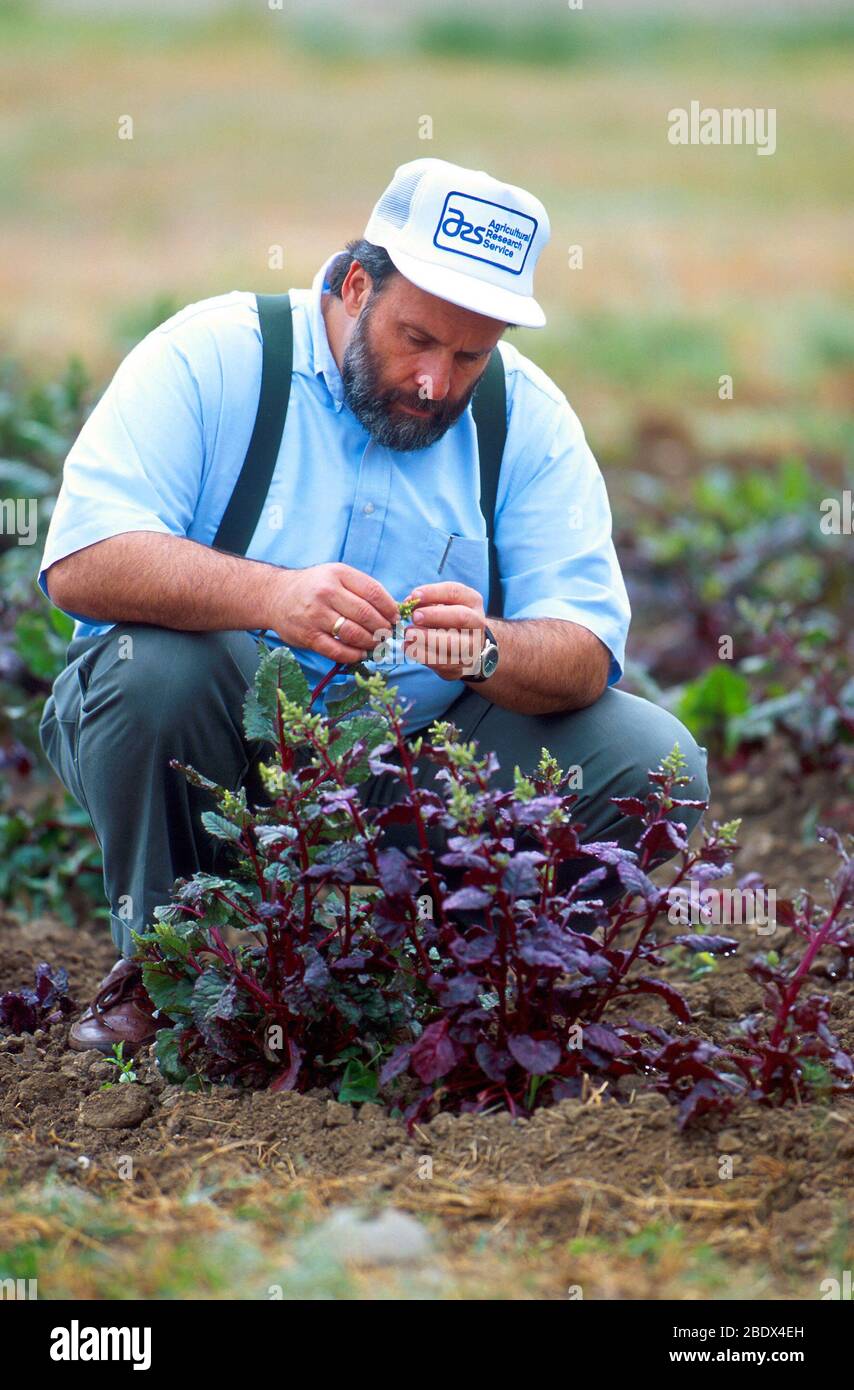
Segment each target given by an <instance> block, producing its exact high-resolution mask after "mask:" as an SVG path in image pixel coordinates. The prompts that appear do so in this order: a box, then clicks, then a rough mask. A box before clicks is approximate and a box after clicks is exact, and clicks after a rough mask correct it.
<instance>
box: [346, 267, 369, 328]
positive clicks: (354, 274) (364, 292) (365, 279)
mask: <svg viewBox="0 0 854 1390" xmlns="http://www.w3.org/2000/svg"><path fill="white" fill-rule="evenodd" d="M372 285H373V281H372V279H371V277H370V275H369V274H368V272H367V271H366V270H365V267H364V266H363V265H361V264H360V263H359V261H353V262H352V264H351V266H350V269H349V270H348V271H347V274H346V275H345V276H344V283H343V284H342V286H341V303H342V304H343V305H344V309H345V310H346V312H347V313H348V314H349V316H350V318H351V319H355V318H358V316H359V314H360V313H361V311H362V310H363V309H364V307H365V304H366V303H367V300H368V296H369V294H370V293H371V287H372Z"/></svg>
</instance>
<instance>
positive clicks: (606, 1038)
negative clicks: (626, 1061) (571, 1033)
mask: <svg viewBox="0 0 854 1390" xmlns="http://www.w3.org/2000/svg"><path fill="white" fill-rule="evenodd" d="M581 1032H582V1039H583V1042H584V1045H585V1046H586V1045H587V1043H589V1044H590V1045H591V1047H595V1048H598V1050H599V1051H600V1052H607V1053H608V1054H609V1056H611V1057H622V1055H623V1053H624V1052H625V1051H626V1045H625V1043H624V1042H623V1039H622V1038H621V1037H620V1035H619V1033H617V1032H615V1031H614V1029H613V1028H609V1027H608V1026H607V1025H606V1024H604V1023H587V1024H585V1025H584V1026H583V1028H582V1030H581Z"/></svg>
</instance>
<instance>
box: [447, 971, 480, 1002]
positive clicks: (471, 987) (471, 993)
mask: <svg viewBox="0 0 854 1390" xmlns="http://www.w3.org/2000/svg"><path fill="white" fill-rule="evenodd" d="M481 988H482V986H481V983H480V980H479V979H478V978H477V976H476V975H457V976H456V977H455V978H454V979H453V980H449V981H448V983H447V984H445V985H444V986H443V987H442V989H441V990H440V992H439V1003H440V1004H441V1005H442V1008H443V1009H451V1008H453V1007H454V1006H455V1005H456V1004H471V1002H472V1001H473V1000H474V999H476V998H477V996H478V994H479V993H480V990H481Z"/></svg>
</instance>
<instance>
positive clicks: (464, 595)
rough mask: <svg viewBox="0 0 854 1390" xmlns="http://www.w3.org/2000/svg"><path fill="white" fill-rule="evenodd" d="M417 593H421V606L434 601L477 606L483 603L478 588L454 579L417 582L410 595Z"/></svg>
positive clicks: (412, 596)
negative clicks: (435, 582)
mask: <svg viewBox="0 0 854 1390" xmlns="http://www.w3.org/2000/svg"><path fill="white" fill-rule="evenodd" d="M416 594H420V595H421V598H420V601H419V604H418V607H419V608H421V607H422V606H424V605H425V604H428V605H429V604H433V603H442V604H445V603H453V604H462V605H464V606H468V607H471V608H477V607H478V606H479V605H481V604H482V603H483V596H482V595H481V594H479V593H478V591H477V589H472V588H470V587H469V586H468V584H460V583H458V582H457V581H456V580H454V579H448V580H445V582H444V583H442V584H416V585H415V587H414V588H413V590H412V593H411V594H410V595H409V597H410V598H414V597H415V595H416Z"/></svg>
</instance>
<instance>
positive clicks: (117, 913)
mask: <svg viewBox="0 0 854 1390" xmlns="http://www.w3.org/2000/svg"><path fill="white" fill-rule="evenodd" d="M260 651H261V649H260V647H259V645H258V643H257V642H256V641H255V639H254V638H253V637H251V636H250V634H249V633H247V632H237V631H233V632H183V631H177V630H175V629H172V628H162V627H157V626H153V625H150V624H147V623H124V624H120V625H118V626H116V627H114V628H113V629H112V630H111V631H110V632H108V633H103V634H102V635H101V636H100V637H83V638H76V639H74V640H73V641H72V642H71V643H70V644H69V648H68V654H67V664H66V667H65V669H64V670H63V671H62V672H61V673H60V675H59V676H58V677H57V678H56V680H55V682H54V685H53V691H52V693H51V695H49V696H48V699H47V701H46V704H45V708H44V713H43V715H42V719H41V724H40V728H39V736H40V739H41V743H42V747H43V749H44V752H45V754H46V756H47V758H48V760H49V762H50V763H51V765H52V767H53V768H54V770H55V771H56V773H57V775H58V776H59V778H60V780H61V781H62V782H63V784H64V785H65V786H66V787H67V788H68V790H69V791H70V792H71V794H72V796H73V797H74V798H75V800H77V801H78V802H79V803H80V805H81V806H82V807H83V808H84V810H85V811H86V812H87V813H88V815H89V817H90V819H91V821H92V825H93V827H94V830H95V833H96V835H97V837H98V840H99V842H100V846H101V851H102V855H103V862H104V889H105V893H106V895H107V899H108V901H109V904H110V914H111V917H110V920H111V930H112V935H113V940H114V942H115V944H116V947H117V949H118V950H119V951H120V952H121V953H122V954H123V955H131V954H132V953H133V950H134V947H133V942H132V940H131V936H130V932H131V930H132V929H133V930H135V931H141V930H142V929H143V928H144V927H145V926H146V925H147V924H148V923H150V922H151V920H152V911H153V909H154V907H156V906H158V905H159V904H162V903H167V902H168V901H169V899H170V895H171V889H172V886H173V883H174V881H175V879H176V878H189V877H191V876H192V875H193V873H195V872H196V871H204V872H208V873H212V872H224V873H227V872H228V862H227V859H224V858H223V856H227V855H228V852H229V851H228V847H227V846H224V845H223V842H222V841H219V840H213V839H212V838H211V837H210V836H209V835H208V833H207V831H206V830H205V829H204V827H203V826H202V824H201V815H202V812H203V811H206V810H211V809H213V807H214V802H213V800H212V798H211V795H210V793H209V792H206V791H204V790H203V789H200V788H198V787H193V786H191V785H190V784H189V783H188V782H187V780H186V779H185V778H184V776H183V775H182V774H181V773H180V772H178V771H176V770H175V769H174V768H171V767H170V766H169V760H170V758H176V759H178V760H179V761H180V762H182V763H190V764H192V766H193V767H195V768H197V769H198V771H199V772H201V773H203V774H204V775H205V776H206V777H210V778H212V779H213V780H214V781H216V782H218V783H220V784H222V785H223V786H227V787H230V788H231V789H232V790H235V791H236V790H238V788H239V787H241V786H245V787H246V791H247V795H248V797H249V800H250V803H252V802H253V801H254V802H255V803H256V804H262V803H264V804H266V803H267V801H268V799H267V798H266V796H265V794H264V790H263V787H262V784H261V781H260V778H259V775H258V764H259V762H261V761H263V760H264V759H267V760H269V759H270V756H271V753H272V749H271V745H270V744H268V743H264V742H260V741H255V742H251V741H247V740H246V739H245V737H244V735H243V728H242V722H241V713H242V706H243V698H244V695H245V692H246V689H247V687H248V686H249V685H251V683H252V680H253V677H254V674H255V671H256V668H257V665H258V661H259V657H260ZM443 718H445V719H448V720H451V721H453V723H454V724H456V725H457V727H458V728H459V730H460V736H461V738H462V739H463V740H464V741H469V740H471V739H476V740H477V743H478V747H479V750H480V752H481V753H485V752H486V751H487V750H489V749H491V750H492V751H493V752H494V753H495V755H496V757H497V758H498V761H499V763H500V765H501V766H500V771H498V772H497V773H496V774H495V775H494V778H493V780H492V783H491V785H492V786H494V787H501V788H509V787H512V786H513V768H514V764H518V765H519V767H520V769H521V771H522V772H523V773H529V772H531V771H532V770H533V769H534V768H535V766H536V764H537V763H538V761H539V758H540V751H541V749H542V748H544V747H545V748H547V749H548V750H549V752H550V753H552V754H553V755H554V757H555V758H556V759H557V761H558V763H559V764H560V766H561V767H562V768H563V769H564V771H565V770H566V769H567V768H569V767H573V766H579V767H580V768H581V782H582V787H583V790H581V789H580V790H579V801H578V803H577V806H576V813H577V818H578V820H580V821H582V822H583V823H584V826H585V829H584V831H583V835H582V843H583V842H584V841H587V840H604V839H608V840H616V841H618V842H619V843H620V844H622V845H625V846H627V847H629V848H631V847H633V846H634V844H635V840H636V836H637V833H638V830H639V822H638V820H637V819H636V818H635V817H627V816H624V815H622V814H621V813H620V812H619V811H618V810H617V808H616V807H615V806H613V805H612V804H611V802H610V800H609V798H610V797H613V796H621V797H622V796H633V795H638V796H645V795H646V793H647V792H648V790H649V783H648V780H647V770H648V769H649V768H655V767H656V766H657V764H658V763H659V761H660V759H661V758H662V757H663V756H664V755H665V754H667V753H669V752H670V750H671V748H672V747H673V744H674V743H675V742H678V743H679V746H680V748H681V750H682V752H683V754H684V755H685V757H686V758H687V761H688V772H689V773H690V774H691V777H692V781H691V783H690V784H688V785H686V786H685V788H684V789H683V790H682V792H681V794H682V795H684V796H687V797H691V798H694V799H699V800H704V799H706V797H707V796H708V781H707V775H706V750H705V749H704V748H701V747H698V745H697V744H696V743H695V741H694V739H693V738H692V736H691V734H690V733H689V732H688V730H687V729H686V728H685V727H684V726H683V725H682V724H680V722H679V721H678V720H677V719H675V718H674V717H673V715H671V714H669V713H668V712H667V711H666V710H663V709H661V708H659V707H658V706H656V705H653V704H651V703H650V702H649V701H647V700H642V699H639V698H638V697H637V696H634V695H630V694H628V693H627V692H626V691H623V690H617V689H615V688H613V687H610V688H609V689H608V690H606V692H605V693H604V694H603V695H602V696H601V698H600V699H598V700H597V701H596V702H595V703H594V704H592V705H589V706H588V707H587V708H586V709H582V710H573V711H570V712H569V713H561V714H544V715H525V714H517V713H514V712H513V711H511V710H506V709H503V708H501V707H500V706H498V705H494V704H492V703H491V701H489V700H487V699H486V698H485V697H484V696H482V695H480V694H479V693H478V690H477V687H476V686H469V687H467V688H466V689H465V691H463V693H462V694H461V695H460V696H459V697H458V698H457V699H456V700H454V702H453V704H452V705H451V706H450V707H449V709H448V710H447V711H446V713H445V715H443ZM425 727H426V726H425ZM416 732H420V730H419V731H416ZM413 736H414V734H413V735H410V737H413ZM437 770H438V769H436V768H435V767H434V766H433V764H428V763H427V761H426V760H421V762H420V763H419V773H418V776H417V778H416V781H417V783H418V785H420V786H423V787H428V786H432V785H433V784H434V773H435V771H437ZM440 788H441V784H439V787H437V790H440ZM402 794H403V791H402V787H401V784H400V782H399V780H398V779H397V778H396V777H394V776H393V774H391V773H388V772H385V773H381V774H377V775H375V776H372V777H370V778H369V780H368V781H367V782H365V783H363V784H362V785H361V788H360V797H361V800H362V802H363V804H365V805H367V806H383V805H388V804H389V803H391V802H392V801H395V800H397V799H398V797H399V796H401V795H402ZM671 814H672V813H671ZM700 814H701V813H700V812H698V811H697V810H691V811H688V812H685V813H683V814H681V815H679V816H678V817H677V816H675V815H672V818H674V819H676V818H678V819H682V820H684V821H685V822H686V823H687V825H688V827H689V830H690V829H693V828H694V826H695V825H696V824H697V822H698V821H699V819H700ZM384 836H385V838H384V843H385V844H388V845H393V844H396V845H398V846H400V847H401V848H403V847H405V846H406V845H408V844H413V843H415V836H414V831H413V829H412V827H410V826H404V827H399V826H389V827H387V828H386V831H385V832H384ZM520 843H521V844H522V846H523V847H524V843H525V842H524V841H522V842H520ZM430 844H431V848H432V849H433V850H434V851H435V852H439V851H441V850H442V848H443V847H444V832H442V831H440V830H438V831H437V830H433V831H431V836H430ZM531 845H532V846H533V841H531ZM659 862H660V861H659ZM590 867H592V864H591V861H589V860H585V859H584V858H582V859H576V860H569V861H566V863H565V864H564V865H563V866H562V868H561V873H562V878H561V877H559V879H558V882H559V885H560V886H561V887H563V888H565V887H567V886H568V885H569V883H570V882H572V881H573V879H574V878H577V877H578V876H579V875H580V874H581V873H582V872H584V871H585V870H586V869H588V868H590ZM443 872H445V871H444V870H443ZM446 876H447V877H448V880H449V882H450V883H451V884H452V885H453V884H455V882H456V879H455V878H454V876H453V875H452V874H450V873H448V874H446ZM597 891H598V890H597ZM618 891H619V885H618V883H617V882H616V880H611V882H610V886H609V887H608V889H607V892H608V894H609V895H611V894H616V892H618Z"/></svg>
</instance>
